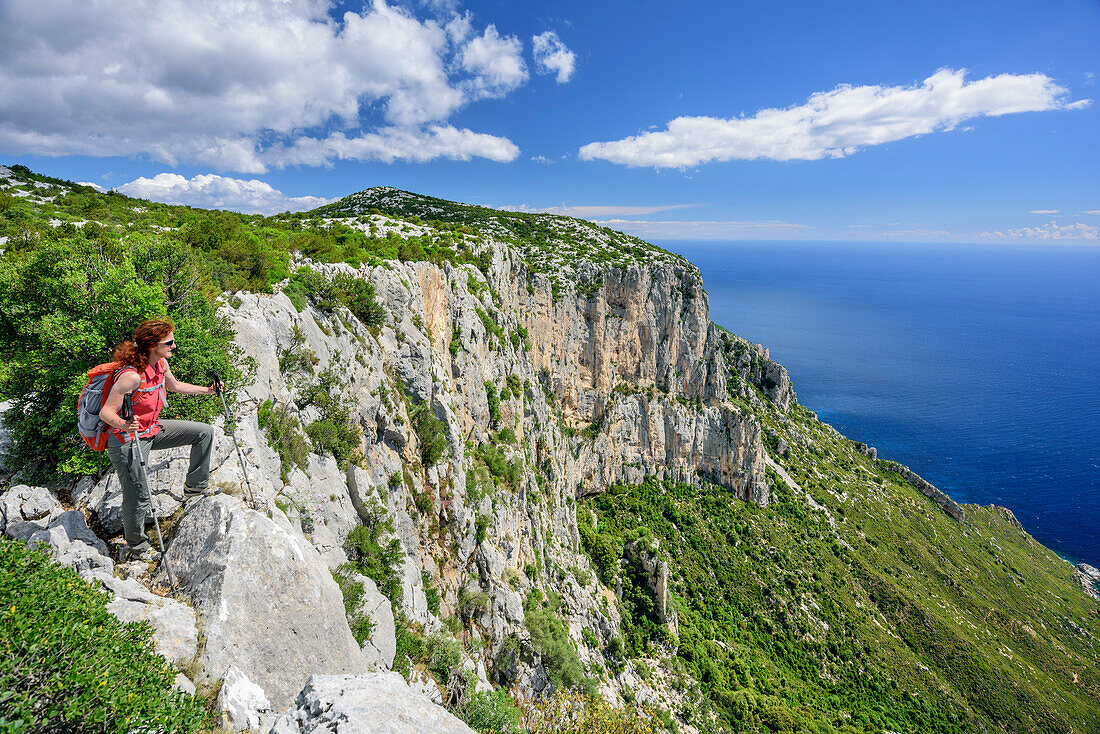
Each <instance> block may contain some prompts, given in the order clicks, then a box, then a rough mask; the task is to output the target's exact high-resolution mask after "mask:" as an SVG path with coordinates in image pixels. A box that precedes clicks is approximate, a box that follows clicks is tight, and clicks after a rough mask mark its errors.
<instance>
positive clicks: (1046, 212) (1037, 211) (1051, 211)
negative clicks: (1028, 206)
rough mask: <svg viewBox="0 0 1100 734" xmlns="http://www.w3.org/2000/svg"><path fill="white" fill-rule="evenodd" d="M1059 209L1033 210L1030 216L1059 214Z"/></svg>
mask: <svg viewBox="0 0 1100 734" xmlns="http://www.w3.org/2000/svg"><path fill="white" fill-rule="evenodd" d="M1057 213H1058V210H1057V209H1032V210H1031V211H1029V212H1028V214H1057Z"/></svg>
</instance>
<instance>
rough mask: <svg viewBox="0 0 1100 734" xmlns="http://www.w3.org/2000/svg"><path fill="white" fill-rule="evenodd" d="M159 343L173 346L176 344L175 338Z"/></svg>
mask: <svg viewBox="0 0 1100 734" xmlns="http://www.w3.org/2000/svg"><path fill="white" fill-rule="evenodd" d="M161 344H163V345H164V346H166V347H174V346H176V340H175V339H169V340H168V341H166V342H161Z"/></svg>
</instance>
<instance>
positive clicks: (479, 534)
mask: <svg viewBox="0 0 1100 734" xmlns="http://www.w3.org/2000/svg"><path fill="white" fill-rule="evenodd" d="M474 525H475V528H476V530H475V535H474V540H476V541H477V544H478V545H481V544H482V543H484V542H485V531H486V529H487V528H488V527H489V517H488V516H487V515H478V516H477V521H476V522H475V523H474Z"/></svg>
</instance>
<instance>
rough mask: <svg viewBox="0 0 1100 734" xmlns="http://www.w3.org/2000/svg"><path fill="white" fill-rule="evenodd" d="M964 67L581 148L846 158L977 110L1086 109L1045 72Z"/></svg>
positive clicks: (656, 155) (629, 159)
mask: <svg viewBox="0 0 1100 734" xmlns="http://www.w3.org/2000/svg"><path fill="white" fill-rule="evenodd" d="M965 76H966V71H965V70H952V69H941V70H940V71H938V72H936V73H935V74H933V75H932V76H930V77H928V78H927V79H925V80H924V82H923V83H921V84H920V85H917V86H910V87H881V86H861V87H852V86H849V85H841V86H838V87H837V88H836V89H833V90H832V91H829V92H818V93H817V94H814V95H812V96H811V97H810V98H809V99H808V100H807V101H806V103H805V104H802V105H796V106H792V107H788V108H786V109H781V110H780V109H763V110H759V111H758V112H757V113H756V114H754V115H753V116H752V117H734V118H729V119H722V118H716V117H678V118H676V119H674V120H672V121H671V122H670V123H669V124H668V127H667V128H666V129H665V130H660V131H655V132H646V133H641V134H639V135H635V136H633V137H629V138H624V139H622V140H616V141H611V142H604V143H589V144H588V145H585V146H584V147H582V148H581V149H580V157H581V158H582V159H583V160H593V159H596V158H599V159H603V160H607V161H610V162H612V163H620V164H623V165H626V166H654V167H657V168H682V167H685V166H695V165H698V164H701V163H708V162H710V161H729V160H754V159H759V158H767V159H771V160H777V161H786V160H818V159H821V158H843V157H845V156H848V155H852V154H853V153H855V152H857V151H859V150H860V149H862V148H864V147H867V146H870V145H881V144H883V143H888V142H891V141H895V140H901V139H903V138H908V137H912V136H915V135H925V134H928V133H933V132H938V131H944V130H952V129H955V128H956V127H957V126H958V125H959V124H960V123H962V122H964V121H965V120H969V119H972V118H975V117H983V116H994V117H995V116H1000V115H1007V114H1012V113H1016V112H1033V111H1040V110H1054V109H1080V108H1083V107H1087V106H1088V105H1089V104H1090V103H1091V100H1078V101H1076V102H1069V101H1068V100H1067V95H1068V94H1069V92H1068V90H1066V89H1065V88H1063V87H1060V86H1058V85H1057V84H1055V82H1054V81H1053V80H1052V79H1051V78H1050V77H1048V76H1046V75H1045V74H1040V73H1035V74H1000V75H998V76H991V77H986V78H985V79H979V80H977V81H972V82H968V81H966V80H965Z"/></svg>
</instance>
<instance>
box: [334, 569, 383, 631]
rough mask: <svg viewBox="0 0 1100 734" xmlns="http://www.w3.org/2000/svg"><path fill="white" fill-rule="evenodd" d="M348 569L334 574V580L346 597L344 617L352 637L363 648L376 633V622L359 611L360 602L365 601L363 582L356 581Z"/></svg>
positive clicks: (336, 571) (338, 570) (337, 570)
mask: <svg viewBox="0 0 1100 734" xmlns="http://www.w3.org/2000/svg"><path fill="white" fill-rule="evenodd" d="M348 570H349V569H348V568H345V567H341V568H338V569H336V570H335V571H333V572H332V578H333V580H334V581H336V585H337V586H339V587H340V593H341V594H342V595H343V597H344V616H345V617H347V620H348V626H349V627H350V628H351V635H352V637H354V638H355V641H356V642H357V643H359V646H360V647H362V645H363V643H364V642H366V641H367V640H369V639H370V636H371V633H372V632H374V620H372V619H371V618H370V617H369V616H368V615H366V614H363V613H362V612H361V610H360V609H359V602H361V601H362V600H363V593H364V591H365V589H364V588H363V582H362V581H356V580H354V579H353V578H351V576H350V575H349V574H348Z"/></svg>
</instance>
